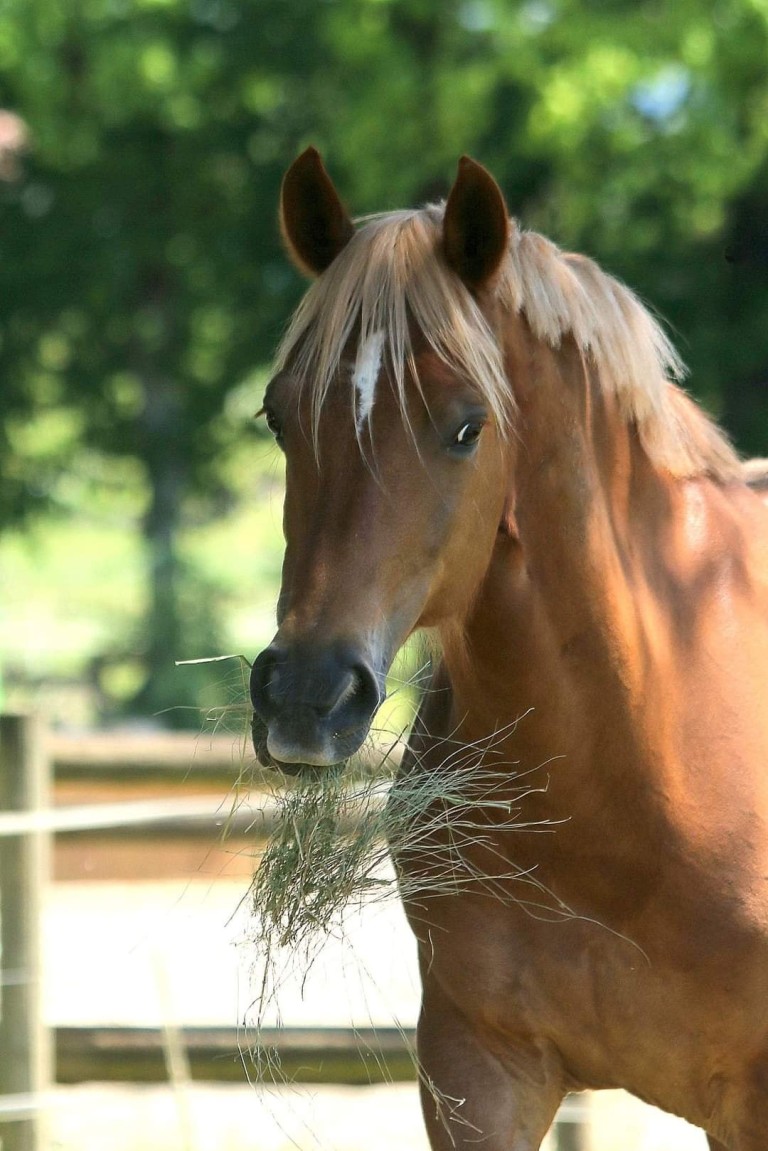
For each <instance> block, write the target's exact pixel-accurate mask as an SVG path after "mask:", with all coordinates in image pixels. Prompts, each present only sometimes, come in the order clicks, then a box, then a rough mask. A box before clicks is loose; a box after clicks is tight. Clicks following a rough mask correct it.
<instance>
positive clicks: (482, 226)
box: [443, 156, 510, 291]
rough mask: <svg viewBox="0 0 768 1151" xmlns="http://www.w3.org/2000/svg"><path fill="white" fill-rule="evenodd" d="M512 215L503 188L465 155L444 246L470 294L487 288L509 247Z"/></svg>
mask: <svg viewBox="0 0 768 1151" xmlns="http://www.w3.org/2000/svg"><path fill="white" fill-rule="evenodd" d="M509 229H510V225H509V213H508V212H507V205H506V204H505V203H504V197H503V195H502V193H501V188H500V187H499V185H498V184H497V183H496V181H495V180H494V178H493V176H492V175H491V174H490V172H488V171H487V170H486V169H485V168H484V167H483V166H482V164H478V163H477V161H476V160H471V159H470V157H469V156H462V157H461V159H460V160H459V171H458V174H457V176H456V182H455V183H454V185H453V187H452V188H451V192H450V195H449V196H448V202H447V203H446V205H445V217H444V220H443V247H444V251H445V258H446V260H447V261H448V263H449V265H450V266H451V268H453V270H454V272H456V273H457V275H458V276H460V277H461V279H462V280H463V281H464V283H465V284H466V285H467V287H468V288H469V289H470V290H471V291H478V290H479V289H481V288H483V287H485V286H486V285H488V284H489V283H490V282H491V281H492V280H493V278H494V276H495V274H496V273H497V272H498V270H499V267H500V265H501V262H502V260H503V259H504V256H505V254H506V251H507V246H508V244H509Z"/></svg>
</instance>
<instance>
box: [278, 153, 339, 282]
mask: <svg viewBox="0 0 768 1151" xmlns="http://www.w3.org/2000/svg"><path fill="white" fill-rule="evenodd" d="M280 229H281V231H282V233H283V239H284V240H285V245H286V247H287V249H288V253H289V255H290V256H291V259H292V260H293V261H294V263H295V264H296V265H297V266H298V268H299V269H300V271H302V272H305V273H306V274H307V275H309V276H319V275H320V273H321V272H324V271H325V269H326V268H327V267H328V265H329V264H330V263H331V261H332V260H334V259H335V258H336V256H338V254H339V252H340V251H341V249H342V248H343V247H344V245H345V244H346V243H347V241H348V240H349V239H350V237H351V236H352V233H353V232H354V230H355V229H354V225H353V223H352V221H351V219H350V217H349V215H348V214H347V210H346V208H345V207H344V205H343V204H342V202H341V200H340V199H339V195H338V193H337V191H336V189H335V188H334V186H333V183H332V182H331V178H330V176H329V175H328V173H327V172H326V170H325V168H324V167H323V161H322V160H321V159H320V153H319V152H318V151H317V149H316V148H307V150H306V151H305V152H302V153H301V155H300V156H299V157H298V159H296V160H294V162H293V163H292V164H291V166H290V168H289V169H288V171H287V172H286V173H285V176H284V177H283V187H282V190H281V193H280Z"/></svg>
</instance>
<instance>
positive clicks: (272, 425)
mask: <svg viewBox="0 0 768 1151" xmlns="http://www.w3.org/2000/svg"><path fill="white" fill-rule="evenodd" d="M264 418H265V419H266V421H267V427H268V428H269V430H270V431H271V433H272V435H273V436H274V437H275V439H276V440H277V442H278V443H280V441H281V440H282V438H283V429H282V426H281V424H280V421H279V420H278V418H277V416H276V415H275V413H274V412H271V411H269V409H267V410H266V411H265V412H264Z"/></svg>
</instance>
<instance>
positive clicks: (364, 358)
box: [352, 332, 384, 432]
mask: <svg viewBox="0 0 768 1151" xmlns="http://www.w3.org/2000/svg"><path fill="white" fill-rule="evenodd" d="M383 352H384V333H383V332H372V333H371V334H370V336H366V338H365V339H364V340H362V341H361V343H360V347H359V348H358V349H357V359H356V360H355V370H354V373H353V376H352V379H353V381H354V385H355V389H356V391H357V420H356V423H357V430H358V432H359V431H360V430H361V429H362V427H363V424H364V423H365V421H366V420H367V419H368V418H369V416H370V414H371V410H372V408H373V401H374V400H375V399H376V383H377V381H378V378H379V372H380V371H381V358H382V354H383Z"/></svg>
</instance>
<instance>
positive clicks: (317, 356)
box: [277, 205, 740, 479]
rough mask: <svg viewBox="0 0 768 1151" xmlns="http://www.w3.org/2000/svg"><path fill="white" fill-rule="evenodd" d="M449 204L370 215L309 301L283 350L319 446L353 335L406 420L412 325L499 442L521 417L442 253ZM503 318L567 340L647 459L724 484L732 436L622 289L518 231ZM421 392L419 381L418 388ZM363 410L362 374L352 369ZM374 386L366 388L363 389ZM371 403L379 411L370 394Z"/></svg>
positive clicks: (504, 277) (478, 317)
mask: <svg viewBox="0 0 768 1151" xmlns="http://www.w3.org/2000/svg"><path fill="white" fill-rule="evenodd" d="M442 218H443V206H442V205H430V206H428V207H426V208H423V209H421V210H413V211H403V212H391V213H384V214H381V215H375V216H369V217H365V218H363V219H361V220H359V221H358V229H357V231H356V232H355V235H354V236H353V237H352V239H351V240H350V242H349V243H348V244H347V246H346V247H345V248H344V249H343V250H342V251H341V253H340V254H339V255H338V256H337V258H336V259H335V260H334V262H333V263H332V264H331V265H330V267H329V268H327V270H326V271H325V272H324V273H323V274H322V275H321V276H320V277H319V279H317V280H316V281H315V282H314V284H313V285H312V286H311V287H310V289H309V291H308V292H307V293H306V295H305V297H304V299H303V300H302V302H301V304H300V305H299V307H298V309H297V311H296V313H295V314H294V317H293V319H292V321H291V323H290V325H289V328H288V330H287V332H286V335H285V337H284V339H283V341H282V344H281V346H280V348H279V350H278V356H277V360H278V364H277V366H278V368H282V367H285V366H286V365H287V364H288V362H290V363H291V367H292V369H293V371H294V372H295V374H296V375H297V376H298V377H299V378H300V379H301V380H302V381H303V386H304V387H306V388H309V389H310V390H311V409H312V425H313V436H314V438H315V439H316V436H317V426H318V422H319V419H320V415H321V412H322V409H323V405H324V401H325V399H326V396H327V395H328V391H329V389H330V388H331V386H332V384H333V381H334V379H335V378H336V377H337V375H338V372H339V368H340V366H341V361H342V357H343V356H344V355H345V353H346V352H347V351H348V349H349V345H350V341H351V340H352V337H353V336H355V338H356V339H357V341H358V346H360V345H361V344H362V343H364V342H367V343H368V346H369V347H370V346H374V345H371V343H370V341H372V340H373V341H374V344H375V346H376V347H377V355H380V359H381V363H382V364H386V367H387V370H388V371H389V373H390V375H391V377H392V380H393V383H394V386H395V391H396V394H397V395H398V397H399V400H400V406H401V411H402V413H403V418H404V420H405V422H406V424H408V423H409V420H408V413H407V402H406V378H407V376H408V373H409V370H410V372H411V373H412V374H413V375H414V377H415V376H416V372H415V362H414V354H413V346H412V334H411V333H412V325H413V324H415V325H416V327H417V328H418V329H419V331H420V332H421V334H422V336H423V338H424V339H425V340H426V341H427V343H428V344H429V345H430V346H431V347H432V348H433V349H434V351H435V352H436V353H437V355H438V356H440V357H441V358H442V359H443V360H444V361H445V362H446V363H448V364H449V365H450V366H451V367H453V368H455V369H456V370H457V371H459V372H460V373H461V374H462V375H463V376H465V377H466V378H467V379H469V380H472V381H473V383H474V384H475V386H476V387H477V388H478V391H479V392H480V394H481V395H482V397H483V399H484V400H485V402H486V403H487V404H488V407H489V410H490V412H491V414H492V416H493V418H494V420H495V421H496V423H497V424H498V425H499V427H500V428H501V430H502V431H503V432H505V431H506V430H507V429H508V428H509V427H510V425H511V422H512V420H513V418H514V410H515V405H514V396H513V392H512V386H511V384H510V382H509V381H508V379H507V378H506V375H505V371H504V356H503V350H502V347H501V343H500V341H499V340H498V339H497V337H496V335H495V333H494V332H493V330H492V329H491V327H490V325H489V323H488V322H487V320H486V318H485V316H484V314H483V311H482V309H481V307H480V306H479V305H478V303H477V302H476V301H475V299H474V297H473V296H472V295H471V293H470V292H469V291H468V290H467V288H466V287H465V286H464V285H463V284H462V283H461V281H460V280H459V278H458V277H457V276H456V275H455V274H454V273H453V272H452V271H451V270H450V269H449V267H448V266H447V264H446V262H445V260H444V259H443V257H442V252H441V246H442ZM495 291H496V294H497V296H498V299H499V302H500V304H501V306H502V311H503V312H506V313H507V314H508V315H509V316H512V315H516V314H522V315H523V316H524V317H525V320H526V322H527V324H528V326H529V328H530V330H531V332H532V334H533V336H534V337H535V338H537V339H539V340H542V341H543V342H545V343H547V344H548V345H549V346H550V347H553V348H555V349H556V348H558V347H559V345H560V344H561V342H562V340H563V338H564V337H565V336H566V335H571V336H572V337H573V339H574V340H575V342H576V344H577V346H578V347H579V348H580V350H581V352H582V354H583V356H584V357H585V359H586V360H587V361H589V362H590V363H591V364H593V365H594V366H595V368H596V370H597V375H598V378H599V380H600V382H601V383H602V386H603V388H604V389H605V391H606V392H608V393H611V394H613V395H615V397H616V398H617V401H618V404H619V408H620V410H621V412H622V414H623V416H624V418H625V419H626V420H627V421H628V422H631V423H634V424H636V426H637V428H638V433H639V436H640V439H641V442H642V443H643V445H644V447H645V449H646V451H647V453H648V455H649V457H650V458H651V460H652V462H654V463H655V464H656V465H657V466H660V467H663V468H666V469H667V470H669V471H671V472H673V473H674V474H677V475H698V474H710V475H712V476H714V477H716V478H720V479H730V478H732V477H733V476H735V475H736V474H738V469H739V466H740V465H739V463H738V461H737V458H736V456H735V454H734V453H733V451H732V450H731V448H730V446H729V445H728V443H727V441H726V440H725V438H724V437H723V436H722V435H721V433H720V432H719V431H717V429H715V428H714V426H713V425H711V424H710V423H709V422H708V421H707V418H706V416H705V415H704V414H703V413H702V412H701V411H700V410H699V409H698V408H696V407H695V405H693V404H683V405H681V403H680V400H679V392H678V390H677V389H676V388H675V387H674V386H673V381H675V380H677V379H680V378H681V376H682V375H683V374H684V367H683V364H682V362H681V360H680V358H679V356H678V355H677V352H676V351H675V349H674V347H673V346H672V344H671V342H670V341H669V339H668V337H667V336H666V334H665V333H664V331H663V330H662V328H661V326H660V325H659V324H658V322H657V321H656V320H655V319H654V318H653V317H652V316H651V314H650V313H649V312H648V310H647V309H646V308H645V307H644V306H643V305H642V304H641V303H640V301H639V300H638V299H637V297H636V296H635V295H634V294H633V293H632V292H631V291H630V290H629V289H628V288H626V287H624V285H623V284H620V283H619V282H618V281H617V280H615V279H613V278H612V277H610V276H608V275H607V274H606V273H605V272H603V271H602V270H601V269H600V268H599V267H598V266H597V264H595V263H594V262H593V261H591V260H589V259H586V258H585V257H583V256H576V255H570V254H565V253H563V252H562V251H561V250H560V249H559V248H557V247H556V246H555V245H554V244H553V243H551V241H549V240H546V239H545V238H544V237H542V236H539V235H537V234H535V233H531V232H521V231H519V230H518V229H514V228H513V229H512V236H511V241H510V250H509V255H508V258H507V260H506V262H505V265H504V266H503V268H502V269H501V273H500V276H499V278H498V282H497V284H496V287H495ZM417 383H418V380H417ZM350 386H351V389H352V391H351V403H352V404H353V405H354V403H355V387H356V385H355V384H354V373H350ZM367 386H370V383H369V384H368V385H367ZM366 402H367V403H368V404H370V403H372V398H371V396H370V395H369V396H367V400H366Z"/></svg>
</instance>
